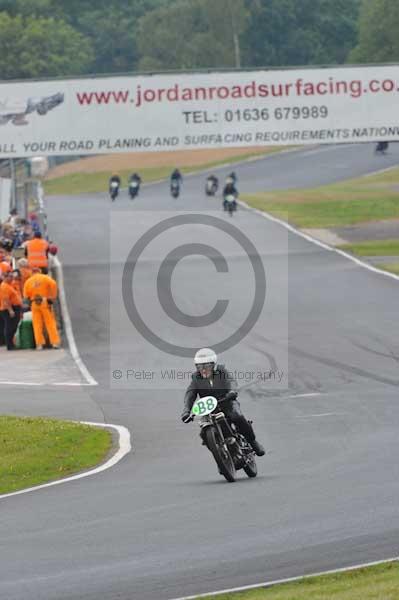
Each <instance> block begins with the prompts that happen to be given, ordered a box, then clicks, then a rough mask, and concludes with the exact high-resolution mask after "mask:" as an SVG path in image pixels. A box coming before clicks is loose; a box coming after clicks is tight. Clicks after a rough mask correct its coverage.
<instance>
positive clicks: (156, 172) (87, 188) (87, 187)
mask: <svg viewBox="0 0 399 600" xmlns="http://www.w3.org/2000/svg"><path fill="white" fill-rule="evenodd" d="M284 149H286V148H280V147H275V148H269V149H268V151H267V152H248V153H243V154H240V155H238V156H230V157H229V158H226V159H223V160H218V161H213V162H205V163H203V164H201V165H192V166H190V165H189V166H186V167H182V168H181V169H180V170H181V172H182V173H196V172H198V171H202V170H205V169H211V168H213V167H219V166H223V165H225V164H229V163H233V162H234V163H235V162H240V161H243V160H247V159H249V158H255V157H259V158H261V157H262V156H266V155H268V154H273V153H276V152H281V151H282V150H284ZM175 166H176V165H174V164H173V156H171V164H170V166H164V167H147V168H142V169H137V171H138V172H139V173H140V175H141V178H142V180H143V183H149V182H151V181H158V180H159V179H166V178H168V177H169V176H170V174H171V172H172V171H173V169H174V168H175ZM132 170H134V169H133V168H132V169H127V170H126V169H124V170H119V171H118V174H119V176H120V177H121V179H122V182H123V183H122V185H124V186H126V185H127V180H128V177H129V175H131V174H132ZM109 177H110V171H99V172H96V173H72V174H70V175H65V176H63V177H57V178H55V179H49V180H47V181H44V189H45V192H46V195H60V196H62V195H70V194H72V195H74V194H84V193H88V194H95V193H98V192H104V191H107V190H108V180H109Z"/></svg>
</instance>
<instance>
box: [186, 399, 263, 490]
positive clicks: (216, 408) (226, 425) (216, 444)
mask: <svg viewBox="0 0 399 600" xmlns="http://www.w3.org/2000/svg"><path fill="white" fill-rule="evenodd" d="M226 401H227V399H226ZM191 417H192V419H194V418H195V417H197V418H199V419H200V422H199V425H200V428H201V433H200V436H201V438H202V443H203V444H204V445H205V446H206V447H207V448H208V450H209V451H210V452H211V453H212V455H213V458H214V459H215V462H216V464H217V466H218V469H219V473H220V474H221V475H223V477H224V478H225V479H226V480H227V481H229V482H231V483H232V482H233V481H235V475H236V471H238V470H239V469H243V470H244V471H245V473H246V474H247V475H248V477H256V475H257V474H258V469H257V466H256V461H255V452H254V451H253V449H252V448H251V446H250V445H249V443H248V442H247V440H246V439H245V437H244V436H243V435H241V433H239V432H238V431H237V429H236V427H235V425H234V423H231V422H230V421H229V420H228V419H227V417H226V416H225V414H224V412H223V399H220V400H219V401H218V400H217V399H216V398H214V397H213V396H205V397H204V398H198V399H197V400H196V401H195V402H194V404H193V407H192V409H191Z"/></svg>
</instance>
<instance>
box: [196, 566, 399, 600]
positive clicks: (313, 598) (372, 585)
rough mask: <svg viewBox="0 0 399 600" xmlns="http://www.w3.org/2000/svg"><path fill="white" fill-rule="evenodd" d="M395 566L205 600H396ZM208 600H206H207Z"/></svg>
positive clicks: (398, 595) (398, 591) (398, 578)
mask: <svg viewBox="0 0 399 600" xmlns="http://www.w3.org/2000/svg"><path fill="white" fill-rule="evenodd" d="M398 599H399V564H398V563H397V562H395V563H385V564H383V565H377V566H375V567H368V568H364V569H357V570H354V571H348V572H345V573H336V574H332V575H322V576H320V577H310V578H308V579H303V580H302V581H297V582H293V583H284V584H280V585H277V586H273V587H270V588H263V589H257V590H251V591H248V592H238V593H234V594H222V595H220V596H209V600H398ZM207 600H208V599H207Z"/></svg>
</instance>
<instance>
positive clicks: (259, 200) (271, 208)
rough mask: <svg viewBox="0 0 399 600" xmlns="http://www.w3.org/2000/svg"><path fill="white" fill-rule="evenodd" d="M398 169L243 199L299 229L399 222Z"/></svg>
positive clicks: (247, 196)
mask: <svg viewBox="0 0 399 600" xmlns="http://www.w3.org/2000/svg"><path fill="white" fill-rule="evenodd" d="M398 185H399V169H393V170H392V171H389V172H387V173H381V174H380V175H376V176H374V177H362V178H361V179H353V180H350V181H345V182H340V183H335V184H333V185H326V186H322V187H319V188H314V189H303V190H284V191H277V192H262V193H260V194H251V195H244V196H243V200H245V201H246V202H247V203H248V204H249V205H250V206H253V207H254V208H258V209H260V210H263V211H265V212H269V213H271V214H273V215H275V216H277V217H279V218H281V219H288V221H289V222H290V223H292V224H293V225H296V226H297V227H301V228H331V227H340V226H345V225H356V224H359V223H366V222H370V221H381V220H384V219H393V218H396V219H397V218H399V188H397V186H398Z"/></svg>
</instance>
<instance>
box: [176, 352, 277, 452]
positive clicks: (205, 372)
mask: <svg viewBox="0 0 399 600" xmlns="http://www.w3.org/2000/svg"><path fill="white" fill-rule="evenodd" d="M216 363H217V356H216V354H215V352H214V351H213V350H211V349H210V348H202V349H201V350H198V352H197V353H196V355H195V357H194V364H195V367H196V369H197V370H196V371H195V372H194V373H193V374H192V376H191V377H192V379H191V383H190V385H189V386H188V388H187V391H186V394H185V397H184V409H183V413H182V416H181V419H182V421H183V423H189V422H190V421H191V420H192V417H191V414H190V411H191V408H192V406H193V404H194V402H195V400H196V398H197V396H199V397H200V398H203V397H204V396H214V397H215V398H216V399H217V400H218V401H219V402H220V403H221V409H222V410H223V412H224V414H225V415H226V417H227V418H228V419H229V421H231V422H232V423H234V425H235V426H236V427H237V430H238V431H239V433H241V434H242V435H243V436H244V437H245V439H246V440H247V442H248V443H249V444H250V445H251V446H252V448H253V449H254V451H255V453H256V454H257V455H258V456H263V455H264V454H265V449H264V448H263V446H262V444H261V443H260V442H258V441H257V440H256V438H255V432H254V430H253V428H252V425H251V423H250V422H249V421H247V419H246V418H245V417H244V415H243V413H242V412H241V407H240V403H239V402H238V400H237V396H238V392H237V391H236V390H235V388H236V383H235V381H234V379H233V378H232V377H231V376H230V375H229V373H228V371H227V370H226V369H225V368H224V366H222V365H217V364H216ZM233 388H234V389H233Z"/></svg>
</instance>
